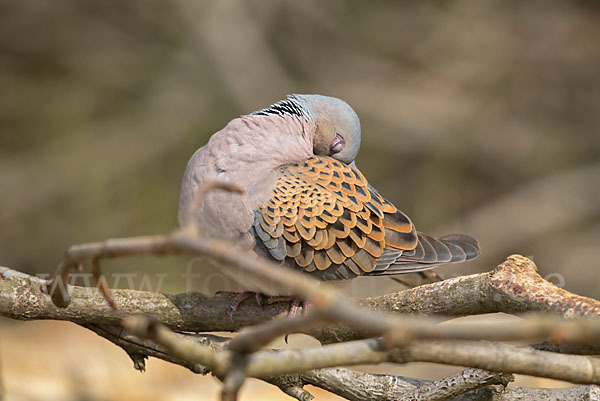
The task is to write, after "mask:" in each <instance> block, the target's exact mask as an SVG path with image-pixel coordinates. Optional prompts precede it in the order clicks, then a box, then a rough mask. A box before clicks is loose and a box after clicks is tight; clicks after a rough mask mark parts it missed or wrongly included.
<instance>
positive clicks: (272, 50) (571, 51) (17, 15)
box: [0, 0, 600, 400]
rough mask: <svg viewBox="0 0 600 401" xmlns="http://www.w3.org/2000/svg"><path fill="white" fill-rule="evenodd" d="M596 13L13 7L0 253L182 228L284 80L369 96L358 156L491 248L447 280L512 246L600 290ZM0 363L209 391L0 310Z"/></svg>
mask: <svg viewBox="0 0 600 401" xmlns="http://www.w3.org/2000/svg"><path fill="white" fill-rule="evenodd" d="M599 22H600V6H599V5H598V3H597V2H593V1H574V2H547V1H542V0H533V1H529V2H520V1H517V0H514V1H511V0H508V1H506V0H505V1H499V0H498V1H486V2H480V1H476V0H475V1H446V2H437V1H419V2H408V1H380V2H377V3H375V4H373V3H364V2H360V1H357V0H352V1H342V0H333V1H329V2H321V1H318V0H306V1H303V2H297V1H292V0H282V1H278V2H270V1H266V0H246V1H243V0H224V1H219V2H209V1H194V0H175V1H172V2H162V1H154V0H130V1H128V2H120V1H116V0H108V1H93V0H82V1H62V2H45V1H40V0H32V1H27V2H11V1H5V0H1V1H0V194H1V196H0V226H1V227H2V230H0V264H1V265H4V266H10V267H12V268H15V269H18V270H22V271H26V272H28V273H31V274H43V273H46V274H47V273H50V272H51V271H53V269H54V267H55V266H56V265H57V263H58V262H59V261H60V258H61V256H62V255H63V253H64V251H65V249H66V248H67V247H68V246H69V245H70V244H74V243H81V242H87V241H95V240H102V239H105V238H109V237H122V236H130V235H141V234H150V233H161V232H165V231H168V230H171V229H173V228H174V227H176V225H177V220H176V216H177V206H178V198H179V186H180V182H181V178H182V175H183V171H184V169H185V166H186V163H187V160H188V159H189V157H190V156H191V155H192V153H193V152H194V151H195V149H197V148H198V147H200V146H202V145H203V144H204V143H205V142H206V141H207V139H208V138H209V137H210V135H211V134H212V133H214V132H216V131H217V130H219V129H220V128H222V127H223V126H224V125H225V124H226V123H227V122H228V121H229V120H230V119H232V118H234V117H236V116H239V115H241V114H247V113H249V112H251V111H254V110H257V109H260V108H263V107H265V106H267V105H269V104H271V103H273V102H275V101H277V100H279V99H282V98H284V97H285V95H286V94H289V93H320V94H326V95H330V96H336V97H340V98H342V99H344V100H346V101H347V102H348V103H349V104H350V105H352V106H353V107H354V109H355V110H356V111H357V113H358V115H359V116H360V118H361V122H362V128H363V145H362V148H361V152H360V154H359V157H358V159H357V164H358V166H359V167H360V168H361V170H362V171H363V172H364V173H365V175H366V176H367V177H368V179H369V180H370V182H371V184H373V185H374V186H375V187H376V188H378V189H379V190H380V192H381V193H382V194H383V195H384V196H386V197H387V198H388V199H390V200H391V201H393V202H394V203H395V204H396V205H398V206H399V207H400V208H401V209H402V210H403V211H405V212H407V213H408V214H409V215H410V216H411V217H412V218H413V221H414V222H415V223H416V225H417V227H418V229H420V230H421V231H426V232H429V233H432V234H437V235H442V234H447V233H450V232H464V233H468V234H471V235H474V236H476V237H477V238H479V240H480V242H481V245H482V249H483V254H482V256H481V257H480V258H479V259H477V260H476V261H474V262H470V263H468V264H463V265H459V266H452V267H443V268H441V269H438V271H439V272H440V274H442V275H443V276H451V275H458V274H470V273H474V272H481V271H487V270H490V269H491V268H492V267H494V266H496V265H497V264H498V263H499V262H501V261H502V260H503V259H504V258H505V257H506V256H508V255H509V254H511V253H516V252H518V253H522V254H524V255H527V256H532V257H533V258H534V260H535V261H536V263H537V264H538V267H539V269H540V273H541V274H542V276H545V277H548V278H550V279H552V281H553V282H555V283H556V284H557V285H560V286H563V287H565V288H566V289H568V290H570V291H574V292H577V293H580V294H584V295H587V296H591V297H595V298H600V286H599V285H598V282H597V280H595V278H596V277H597V276H596V274H598V260H600V246H599V245H600V244H599V240H600V202H599V199H600V78H599V72H600V46H598V38H599V37H600V23H599ZM188 262H189V261H188V260H187V259H185V258H171V257H170V258H164V259H159V260H153V259H151V258H140V259H130V260H126V261H118V262H110V263H106V264H104V265H103V266H104V271H105V273H107V274H111V273H113V274H114V273H126V274H135V275H136V276H135V277H134V279H135V280H139V278H140V277H141V276H142V274H151V275H152V274H155V275H156V274H164V273H168V275H167V277H166V278H165V279H164V282H163V283H162V288H161V289H162V290H163V291H168V292H181V291H184V290H185V288H183V287H184V286H183V281H182V279H181V276H180V275H181V274H182V273H183V272H184V270H185V268H186V265H187V263H188ZM205 269H206V270H203V271H204V273H203V274H206V275H208V274H215V272H214V270H211V269H212V268H211V267H210V266H206V267H205ZM199 270H201V269H200V268H199ZM156 277H158V276H156ZM217 281H218V280H217ZM363 282H364V281H361V282H360V283H363ZM109 283H110V279H109ZM215 286H217V287H218V285H215ZM361 288H363V290H364V289H365V288H367V290H364V291H363V293H362V294H359V295H363V296H364V295H367V294H370V293H371V290H375V291H381V290H382V289H384V290H387V289H394V288H397V284H395V283H393V282H392V281H390V280H386V281H385V282H384V283H379V284H377V285H373V284H371V283H369V284H364V286H362V287H361ZM205 289H206V288H205ZM208 289H209V290H211V291H212V290H216V289H219V288H214V289H213V288H208ZM364 292H366V294H365V293H364ZM66 347H68V348H69V349H70V351H69V352H64V351H63V348H66ZM100 350H101V351H100ZM82 358H83V359H82ZM84 361H85V362H84ZM0 366H1V367H0V376H2V377H3V379H2V380H3V381H4V387H5V388H6V389H7V394H8V398H7V399H8V400H35V399H46V400H49V399H57V400H58V399H60V400H67V399H72V400H117V399H119V400H121V399H122V400H125V399H127V400H129V399H132V400H134V399H144V400H153V399H169V400H171V399H173V400H175V399H177V400H187V399H204V398H202V397H206V398H205V399H215V397H216V394H217V392H218V386H217V384H216V381H215V380H214V379H211V378H198V377H196V376H194V375H193V374H191V373H188V372H186V371H185V370H184V369H183V368H179V367H169V366H167V365H166V364H163V363H161V362H159V361H150V363H149V368H148V371H149V372H148V373H146V374H145V375H141V374H139V373H137V372H134V371H133V369H132V368H131V364H130V362H129V361H128V360H127V357H126V356H125V355H124V354H123V353H122V352H121V351H120V350H118V349H116V347H114V346H111V345H110V344H109V343H107V342H105V341H103V340H101V339H99V338H97V337H95V336H94V335H93V334H90V333H88V332H86V331H85V330H84V329H80V328H78V327H76V326H74V325H71V324H68V323H60V322H58V323H56V322H54V323H44V322H36V323H16V322H12V321H8V320H6V319H1V320H0ZM82 366H85V369H81V367H82ZM379 371H387V372H390V371H393V372H396V373H398V372H400V373H402V374H405V375H412V376H419V377H425V378H427V377H429V378H436V377H441V376H443V375H446V374H448V373H449V372H450V373H452V372H454V371H456V370H452V369H450V368H444V369H437V368H436V369H434V368H432V367H431V365H425V364H413V365H410V366H408V367H404V368H402V369H400V370H398V369H396V370H391V369H389V367H383V368H381V369H380V370H379ZM49 372H55V373H53V374H50V373H49ZM161 372H162V373H161ZM520 380H522V381H521V382H520V383H521V384H523V383H525V384H527V385H536V384H539V383H541V384H540V385H544V386H547V385H564V384H561V383H556V382H553V383H550V384H548V382H546V381H544V382H541V381H536V380H534V379H531V378H522V379H520ZM109 383H110V385H109ZM125 388H127V389H129V390H127V391H125ZM257 394H260V397H262V399H269V398H268V397H272V399H283V398H285V396H284V395H283V394H281V393H280V392H279V391H278V390H277V389H273V388H272V387H270V386H268V385H266V384H261V383H259V382H252V383H251V384H250V385H249V387H248V389H247V391H246V392H244V393H243V394H242V399H247V400H250V399H255V398H257V397H258V395H257ZM319 394H320V396H319V398H318V399H335V397H330V396H329V395H327V394H326V393H324V392H321V393H319ZM153 397H156V398H153ZM199 397H200V398H199ZM328 397H330V398H328Z"/></svg>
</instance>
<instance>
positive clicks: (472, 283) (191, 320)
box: [0, 256, 600, 343]
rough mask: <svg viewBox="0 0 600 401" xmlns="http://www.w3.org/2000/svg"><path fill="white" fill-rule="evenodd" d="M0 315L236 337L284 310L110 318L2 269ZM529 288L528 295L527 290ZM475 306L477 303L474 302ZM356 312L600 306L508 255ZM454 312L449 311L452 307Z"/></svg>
mask: <svg viewBox="0 0 600 401" xmlns="http://www.w3.org/2000/svg"><path fill="white" fill-rule="evenodd" d="M0 275H1V276H2V277H3V278H4V280H0V315H2V316H6V317H10V318H13V319H19V320H32V319H54V320H68V321H73V322H75V323H82V324H85V323H96V324H108V325H118V324H120V320H121V318H123V317H125V316H127V315H129V314H132V313H142V314H148V315H151V316H155V317H156V318H157V319H158V320H159V321H161V322H162V323H164V324H165V325H167V326H168V327H170V328H172V329H174V330H178V331H197V332H199V331H202V332H209V331H235V330H239V329H240V328H242V327H245V326H250V325H257V324H260V323H263V322H265V321H268V320H271V319H273V318H275V317H283V316H285V315H286V313H287V308H286V306H285V305H283V304H275V305H270V306H269V307H268V308H266V309H263V308H260V307H258V306H257V305H254V304H253V303H244V304H242V305H241V307H240V308H239V309H238V311H236V313H235V314H234V316H233V318H229V316H227V313H226V312H227V309H228V307H229V304H230V301H229V300H227V299H224V298H223V297H219V296H216V297H213V296H206V295H203V294H199V293H185V294H179V295H166V294H159V293H151V292H143V291H135V290H113V291H112V292H113V297H114V300H115V302H116V303H117V304H118V305H120V308H121V309H120V310H119V311H112V310H111V309H110V308H109V307H108V306H107V304H106V302H105V301H104V299H103V298H102V294H101V293H100V292H99V291H98V290H97V289H95V288H86V287H72V288H71V291H70V295H71V305H70V306H69V308H57V307H55V306H54V305H53V304H52V303H51V302H49V299H48V297H47V295H45V294H44V293H43V292H42V291H41V289H40V285H39V283H40V282H41V280H39V279H37V278H34V277H31V276H27V275H24V274H23V273H20V272H16V271H14V270H11V269H8V268H5V267H0ZM527 288H532V289H533V290H532V291H527V290H526V289H527ZM478 300H479V301H478ZM355 302H356V304H357V305H359V306H364V307H368V308H372V309H377V310H379V311H384V312H391V313H394V314H404V313H407V312H408V313H419V314H435V313H440V314H444V315H448V316H462V315H467V314H477V313H491V312H508V313H510V312H512V313H517V312H525V311H531V310H534V311H545V312H552V313H554V314H558V315H561V316H569V317H577V316H600V312H599V311H600V302H599V301H596V300H594V299H591V298H586V297H582V296H579V295H575V294H572V293H569V292H568V291H565V290H563V289H560V288H557V287H555V286H553V285H552V284H551V283H549V282H547V281H545V280H544V279H543V278H542V277H540V276H539V275H538V274H537V272H536V268H535V265H534V264H533V262H531V261H530V260H529V259H526V258H523V257H520V256H511V257H510V258H508V259H507V260H506V261H505V262H504V263H502V264H501V265H500V266H498V267H497V268H496V269H494V270H493V271H491V272H489V273H481V274H474V275H470V276H464V277H458V278H453V279H449V280H445V281H442V282H438V283H433V284H427V285H424V286H421V287H417V288H413V289H408V290H404V291H399V292H396V293H393V294H388V295H384V296H381V297H376V298H367V299H363V300H358V301H355ZM453 305H454V306H453ZM308 334H310V335H312V336H314V337H315V338H317V339H319V340H320V341H322V342H324V343H330V342H336V341H345V340H354V339H358V338H364V336H365V333H364V332H362V331H361V330H357V329H355V328H352V327H350V326H348V325H347V324H343V323H337V324H331V325H327V326H324V327H321V328H315V329H312V330H309V331H308Z"/></svg>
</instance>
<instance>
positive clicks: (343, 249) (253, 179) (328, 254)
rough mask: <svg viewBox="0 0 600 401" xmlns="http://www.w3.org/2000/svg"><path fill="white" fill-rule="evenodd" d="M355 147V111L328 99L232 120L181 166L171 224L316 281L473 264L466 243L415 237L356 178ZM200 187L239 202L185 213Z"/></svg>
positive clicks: (290, 101)
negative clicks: (175, 219)
mask: <svg viewBox="0 0 600 401" xmlns="http://www.w3.org/2000/svg"><path fill="white" fill-rule="evenodd" d="M360 141H361V129H360V122H359V119H358V116H357V115H356V113H355V112H354V110H353V109H352V108H351V107H350V106H349V105H348V104H347V103H345V102H344V101H342V100H340V99H337V98H333V97H328V96H321V95H292V96H288V98H287V99H285V100H281V101H279V102H277V103H275V104H273V105H271V106H270V107H268V108H266V109H263V110H259V111H256V112H254V113H251V114H249V115H245V116H242V117H239V118H236V119H234V120H232V121H231V122H229V124H227V126H226V127H225V128H223V129H222V130H220V131H219V132H217V133H215V134H214V135H213V136H212V137H211V138H210V140H209V141H208V143H207V144H206V145H205V146H203V147H202V148H200V149H198V150H197V151H196V153H194V155H193V156H192V158H191V159H190V161H189V163H188V166H187V169H186V171H185V175H184V178H183V184H182V190H181V200H180V204H179V223H180V225H182V226H183V225H186V224H190V223H193V224H196V225H198V226H199V227H201V229H202V232H203V233H204V234H205V235H208V236H214V237H218V238H223V239H228V240H231V241H233V242H235V243H237V244H238V245H239V246H241V247H242V248H246V249H249V250H252V251H254V252H255V253H256V254H257V255H261V256H264V257H267V258H269V259H271V260H272V261H275V262H279V263H281V264H282V265H285V266H287V267H290V268H293V269H296V270H300V271H303V272H305V273H306V274H309V275H311V276H312V277H315V278H317V279H319V280H323V281H329V280H347V279H352V278H355V277H357V276H383V275H398V274H402V273H410V272H418V271H423V270H427V269H431V268H433V267H435V266H438V265H440V264H444V263H454V262H462V261H465V260H469V259H473V258H475V257H476V256H478V255H479V246H478V243H477V240H475V239H474V238H472V237H470V236H467V235H459V234H454V235H448V236H445V237H441V238H433V237H431V236H429V235H426V234H423V233H421V232H418V231H417V230H416V228H415V226H414V224H413V223H412V221H411V220H410V218H409V217H408V216H406V215H405V214H404V213H402V212H401V211H400V210H398V208H396V207H395V206H394V205H393V204H392V203H391V202H389V201H388V200H387V199H385V198H384V197H383V196H381V195H380V194H379V192H377V190H376V189H375V188H373V187H372V186H371V185H369V183H368V181H367V179H366V178H365V176H364V175H363V174H362V173H361V172H360V171H359V170H358V169H357V168H356V165H355V163H354V159H355V158H356V156H357V154H358V151H359V148H360ZM209 181H221V182H227V183H233V184H236V185H238V186H240V187H241V188H242V189H243V190H244V194H243V195H238V194H232V193H225V192H222V191H213V192H211V193H209V194H208V195H207V196H206V198H205V199H204V200H203V203H202V204H201V205H200V206H199V207H198V208H195V209H194V211H193V213H192V212H190V210H191V208H190V204H191V203H192V201H193V199H194V197H195V194H196V193H197V191H198V189H199V187H200V186H201V185H202V183H204V182H209ZM233 278H234V279H236V280H237V281H238V282H240V284H242V285H243V286H244V288H246V289H248V290H250V291H253V292H257V293H263V294H267V295H271V296H275V295H282V294H278V291H277V288H272V287H270V286H269V284H268V283H265V282H257V281H255V280H253V279H252V277H240V275H239V273H236V274H235V275H234V276H233ZM247 295H248V293H244V294H243V295H240V297H238V298H237V299H236V301H234V304H235V305H234V307H237V304H239V302H241V299H243V298H244V297H245V296H247ZM284 295H291V294H284ZM236 302H237V304H236Z"/></svg>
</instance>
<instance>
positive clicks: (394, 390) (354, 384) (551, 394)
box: [85, 326, 599, 401]
mask: <svg viewBox="0 0 600 401" xmlns="http://www.w3.org/2000/svg"><path fill="white" fill-rule="evenodd" d="M85 327H87V328H89V329H90V330H92V331H94V332H96V333H97V334H99V335H100V336H102V337H104V338H107V339H108V340H109V341H111V342H114V343H115V344H117V345H119V346H121V347H122V348H124V349H126V352H128V353H130V355H131V353H135V354H137V355H147V356H153V357H156V358H160V359H163V360H166V361H168V362H172V363H176V364H179V365H182V366H185V367H187V368H188V369H190V370H192V371H193V372H196V373H203V374H204V373H207V372H208V371H207V370H206V368H204V367H202V366H201V365H198V364H190V363H189V362H186V361H184V360H182V359H178V358H174V357H172V356H170V355H169V354H168V353H167V352H166V349H165V348H164V347H160V346H159V345H157V344H156V343H154V342H152V341H149V340H143V339H140V338H139V337H136V336H133V335H131V334H129V333H128V332H127V331H124V330H123V329H122V328H121V327H98V326H94V327H88V326H85ZM179 335H180V336H182V338H184V339H188V340H191V341H194V342H198V343H199V344H201V345H204V346H208V347H212V348H213V349H214V350H215V351H217V350H222V349H224V348H225V347H226V344H227V340H228V339H226V338H223V337H217V336H212V335H210V334H194V335H183V334H179ZM115 340H117V341H118V342H115ZM123 345H125V346H123ZM470 371H473V370H472V369H467V370H466V371H464V372H461V373H459V374H458V375H463V376H467V377H469V375H470V373H469V372H470ZM474 371H475V372H480V371H479V370H474ZM479 374H483V377H485V374H484V373H483V372H480V373H479ZM488 375H493V374H491V373H488ZM496 377H498V378H499V379H500V381H499V383H500V382H501V381H502V378H503V377H506V376H505V375H503V374H496ZM264 380H265V381H267V382H269V383H271V384H273V385H276V386H278V387H279V388H280V389H281V390H282V391H284V392H285V393H286V394H288V395H290V396H292V397H294V398H296V399H299V400H306V401H308V400H310V399H312V396H311V395H310V394H309V393H308V392H306V390H303V389H302V386H304V385H305V384H312V385H314V386H317V387H320V388H323V389H325V390H327V391H330V392H332V393H334V394H337V395H339V396H341V397H344V398H347V399H349V400H352V401H365V400H371V401H395V400H398V399H401V398H403V399H406V397H403V395H404V394H412V392H414V391H415V390H416V389H417V388H418V387H419V386H423V385H426V384H428V383H430V382H429V381H427V380H418V379H411V378H406V377H400V376H392V375H381V374H371V373H364V372H358V371H355V370H351V369H347V368H328V369H319V370H309V371H306V372H303V373H299V374H293V375H285V376H275V377H266V378H264ZM442 380H446V381H447V382H448V383H449V384H450V385H452V383H454V382H455V380H453V379H451V378H448V379H442ZM467 381H468V382H470V383H472V384H473V387H472V388H476V387H479V383H480V381H478V379H477V377H475V379H473V380H467ZM440 383H443V381H442V382H440ZM492 383H494V382H493V381H490V382H489V383H488V384H492ZM463 388H464V387H463ZM425 389H426V388H425ZM425 389H423V390H425ZM598 391H599V388H598V387H597V386H577V387H572V388H568V389H528V388H514V387H509V388H506V389H505V388H504V386H502V387H501V389H496V388H495V387H494V386H486V387H484V388H482V389H479V390H476V391H470V392H467V393H465V394H464V395H462V396H458V397H455V398H453V401H473V400H488V399H491V398H492V395H493V397H494V398H493V399H494V400H495V401H513V400H522V399H524V398H525V399H545V398H542V396H543V397H547V399H549V400H556V401H559V400H565V401H570V400H573V401H575V400H581V399H585V397H584V396H585V395H587V394H596V393H597V392H598ZM538 396H539V397H538ZM590 399H591V398H590Z"/></svg>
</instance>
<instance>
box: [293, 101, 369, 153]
mask: <svg viewBox="0 0 600 401" xmlns="http://www.w3.org/2000/svg"><path fill="white" fill-rule="evenodd" d="M290 99H294V100H296V101H297V102H299V103H300V104H301V105H302V106H303V108H304V109H305V110H307V111H308V114H309V115H310V118H311V119H312V120H313V122H314V123H315V131H314V134H313V135H314V137H313V152H314V154H315V155H320V156H330V157H333V158H334V159H337V160H340V161H342V162H344V163H347V164H350V163H352V161H354V159H355V158H356V155H357V154H358V150H359V149H360V120H359V119H358V116H357V115H356V113H355V112H354V110H353V109H352V107H350V105H348V103H346V102H344V101H343V100H340V99H337V98H335V97H329V96H323V95H293V96H290Z"/></svg>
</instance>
